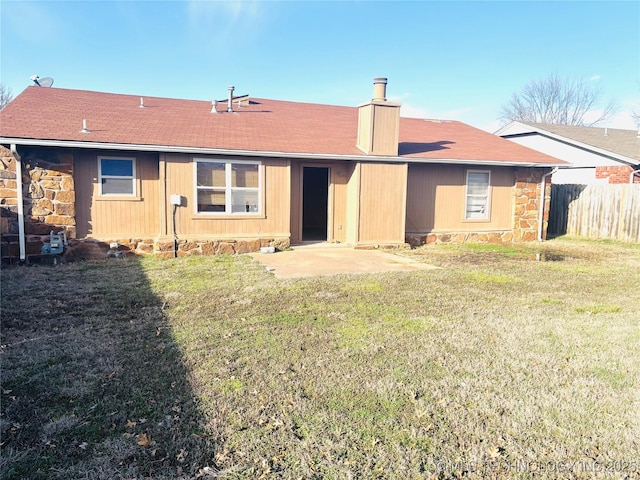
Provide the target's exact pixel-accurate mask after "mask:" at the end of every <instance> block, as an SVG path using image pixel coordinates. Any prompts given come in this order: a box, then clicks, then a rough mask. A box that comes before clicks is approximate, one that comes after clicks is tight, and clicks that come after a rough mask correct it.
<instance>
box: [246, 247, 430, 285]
mask: <svg viewBox="0 0 640 480" xmlns="http://www.w3.org/2000/svg"><path fill="white" fill-rule="evenodd" d="M248 255H249V256H251V257H252V258H254V259H255V260H257V261H258V262H260V263H261V264H262V265H264V266H265V268H266V269H267V270H269V271H270V272H273V274H274V275H275V276H276V277H277V278H300V277H313V276H317V275H338V274H354V273H380V272H411V271H418V270H431V269H436V268H438V267H434V266H433V265H428V264H426V263H421V262H417V261H415V260H413V259H411V258H407V257H403V256H400V255H396V254H393V253H388V252H383V251H380V250H355V249H353V248H352V247H349V246H344V245H332V244H312V245H302V246H296V247H293V248H292V249H291V250H288V251H285V252H276V253H260V252H256V253H249V254H248Z"/></svg>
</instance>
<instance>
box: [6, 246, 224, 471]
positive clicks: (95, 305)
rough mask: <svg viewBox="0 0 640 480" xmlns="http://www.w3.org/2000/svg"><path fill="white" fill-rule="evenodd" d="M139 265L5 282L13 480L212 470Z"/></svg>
mask: <svg viewBox="0 0 640 480" xmlns="http://www.w3.org/2000/svg"><path fill="white" fill-rule="evenodd" d="M140 262H141V261H140V260H138V259H135V258H130V259H125V260H115V259H114V260H110V261H106V262H105V261H103V262H78V263H72V264H67V265H58V266H53V267H49V266H47V267H44V266H33V267H19V268H9V269H4V270H3V271H2V297H1V298H2V303H1V306H2V329H1V343H2V347H1V349H0V360H1V367H2V391H1V393H2V404H1V417H0V420H1V423H0V428H1V430H0V433H1V435H2V440H1V444H0V446H1V448H2V455H1V460H0V476H1V477H2V478H3V479H7V480H8V479H24V478H30V479H38V478H43V479H44V478H48V479H49V478H65V479H66V478H105V479H106V478H109V479H111V478H154V479H155V478H182V477H184V478H193V477H194V476H198V472H200V474H201V473H202V468H204V467H206V466H207V465H209V466H212V465H213V464H212V462H211V461H209V459H211V458H212V456H213V448H212V447H213V445H212V440H211V439H210V438H207V437H206V435H204V434H203V424H204V422H203V419H202V418H201V415H200V413H199V410H198V405H197V401H196V399H195V397H194V395H193V393H192V389H191V384H190V378H189V374H188V371H187V369H186V367H185V366H184V364H183V362H182V356H181V352H180V349H179V347H178V346H177V345H176V343H175V342H174V340H173V337H172V331H171V328H170V326H169V324H168V321H167V319H166V317H165V315H164V313H163V304H162V301H161V299H159V298H158V297H157V296H156V295H155V294H154V292H153V291H152V288H151V286H150V285H149V282H148V280H147V277H146V276H145V273H144V271H143V268H142V265H141V263H140Z"/></svg>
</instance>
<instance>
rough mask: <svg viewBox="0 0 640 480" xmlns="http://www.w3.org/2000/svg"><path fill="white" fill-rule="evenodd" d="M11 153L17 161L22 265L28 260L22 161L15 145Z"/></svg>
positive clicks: (12, 145) (19, 235)
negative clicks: (25, 236) (25, 239)
mask: <svg viewBox="0 0 640 480" xmlns="http://www.w3.org/2000/svg"><path fill="white" fill-rule="evenodd" d="M11 153H12V154H13V157H14V158H15V159H16V190H17V194H18V242H19V244H20V263H24V261H25V260H26V258H27V255H26V248H25V241H24V202H23V199H22V196H23V191H22V159H21V158H20V154H19V153H18V149H17V147H16V144H15V143H12V144H11Z"/></svg>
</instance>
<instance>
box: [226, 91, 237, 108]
mask: <svg viewBox="0 0 640 480" xmlns="http://www.w3.org/2000/svg"><path fill="white" fill-rule="evenodd" d="M227 88H228V89H229V105H228V106H227V112H229V113H233V90H235V88H236V87H234V86H233V85H229V86H228V87H227Z"/></svg>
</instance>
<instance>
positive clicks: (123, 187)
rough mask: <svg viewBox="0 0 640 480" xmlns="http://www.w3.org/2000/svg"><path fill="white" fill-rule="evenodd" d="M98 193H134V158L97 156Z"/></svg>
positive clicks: (128, 194) (122, 194) (120, 194)
mask: <svg viewBox="0 0 640 480" xmlns="http://www.w3.org/2000/svg"><path fill="white" fill-rule="evenodd" d="M98 182H99V184H100V195H103V196H104V195H115V196H132V195H135V194H136V159H135V158H125V157H98Z"/></svg>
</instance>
